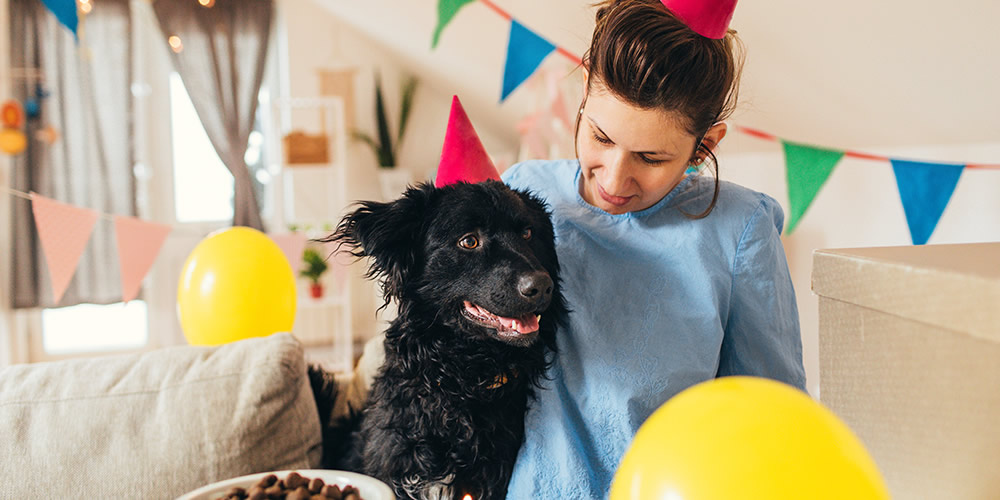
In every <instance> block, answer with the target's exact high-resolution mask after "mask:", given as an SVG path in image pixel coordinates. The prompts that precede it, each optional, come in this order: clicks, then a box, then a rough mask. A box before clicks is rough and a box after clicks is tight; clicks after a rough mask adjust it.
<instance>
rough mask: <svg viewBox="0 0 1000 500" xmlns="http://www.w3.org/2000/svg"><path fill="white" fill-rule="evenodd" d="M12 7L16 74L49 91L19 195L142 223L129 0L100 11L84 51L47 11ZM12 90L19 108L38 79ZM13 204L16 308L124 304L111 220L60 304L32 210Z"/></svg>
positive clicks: (17, 169)
mask: <svg viewBox="0 0 1000 500" xmlns="http://www.w3.org/2000/svg"><path fill="white" fill-rule="evenodd" d="M8 1H9V7H10V20H11V25H10V30H11V37H10V39H11V47H10V48H11V54H10V56H11V57H10V62H11V66H12V67H14V68H28V69H35V70H38V71H39V72H40V74H41V75H42V76H43V78H44V79H43V80H42V81H41V83H42V86H43V88H44V90H46V91H47V92H49V96H48V97H46V98H45V99H43V100H42V101H41V106H40V116H38V117H37V118H29V119H28V122H27V127H26V130H25V132H26V134H27V136H28V138H29V143H28V149H27V150H26V151H25V152H24V153H22V154H21V155H18V156H16V157H15V158H14V161H13V175H12V180H11V185H12V187H13V188H14V189H18V190H21V191H35V192H37V193H38V194H40V195H42V196H47V197H50V198H54V199H56V200H58V201H61V202H64V203H69V204H72V205H76V206H80V207H86V208H91V209H94V210H97V211H99V212H103V213H110V214H116V215H135V212H136V203H135V180H134V177H133V173H132V165H133V147H132V139H131V135H132V94H131V92H130V86H131V77H132V75H131V46H130V44H129V43H128V40H130V39H131V30H132V26H131V20H130V16H129V3H128V0H101V1H100V2H95V5H94V9H93V10H92V11H91V12H90V14H88V15H87V16H86V20H85V24H84V25H81V29H82V30H83V31H81V32H80V34H81V38H80V41H79V43H77V42H76V40H74V38H73V35H72V33H70V32H69V31H68V30H67V29H66V28H65V27H63V26H62V25H60V24H59V23H58V21H56V18H55V16H54V15H52V14H51V13H50V12H49V11H48V10H46V9H45V7H44V5H43V4H42V2H40V1H38V0H8ZM12 87H13V93H14V97H16V98H17V99H19V100H21V102H24V101H25V99H26V98H27V97H29V96H32V95H34V94H35V92H36V82H35V81H33V80H22V79H18V80H15V81H14V84H13V86H12ZM49 125H51V126H53V127H55V129H56V130H57V131H58V132H59V138H58V140H57V141H56V142H55V143H53V144H48V143H46V142H43V141H40V140H38V139H37V138H36V132H37V131H38V130H39V129H41V128H43V127H46V126H49ZM12 200H13V201H10V203H13V205H12V208H11V211H12V214H13V217H12V222H13V223H12V228H11V231H12V238H13V243H14V245H13V252H12V260H11V262H10V264H11V265H12V268H11V271H12V274H11V277H12V280H11V282H12V289H11V302H12V303H13V304H12V305H13V307H15V308H34V307H53V306H56V305H59V306H65V305H73V304H78V303H83V302H89V303H98V304H107V303H113V302H118V301H119V300H121V282H120V278H119V272H118V251H117V247H116V244H115V239H114V238H115V235H114V230H113V228H112V225H111V224H110V223H109V222H108V221H104V220H102V221H100V222H98V223H97V225H96V226H95V228H94V233H93V234H92V235H91V239H90V241H89V243H88V245H87V249H86V251H85V252H84V254H83V257H82V258H81V260H80V265H79V267H78V268H77V270H76V274H75V275H74V277H73V280H72V281H71V282H70V284H69V288H68V289H67V290H66V294H65V295H64V297H63V299H62V300H61V301H60V303H59V304H54V303H52V291H51V287H50V285H49V280H48V274H47V273H48V270H47V266H46V264H45V263H44V257H43V255H42V252H41V247H40V244H39V241H38V235H37V233H36V231H35V226H34V219H33V217H32V214H31V204H30V203H29V202H28V201H26V200H24V199H21V198H12ZM5 201H6V200H5Z"/></svg>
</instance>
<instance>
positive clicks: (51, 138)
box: [35, 124, 59, 146]
mask: <svg viewBox="0 0 1000 500" xmlns="http://www.w3.org/2000/svg"><path fill="white" fill-rule="evenodd" d="M35 139H37V140H38V141H40V142H42V143H45V144H47V145H49V146H51V145H53V144H55V143H56V141H58V140H59V131H58V130H56V128H55V127H53V126H52V125H51V124H49V125H46V126H44V127H42V128H40V129H38V131H36V132H35Z"/></svg>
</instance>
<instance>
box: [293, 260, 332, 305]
mask: <svg viewBox="0 0 1000 500" xmlns="http://www.w3.org/2000/svg"><path fill="white" fill-rule="evenodd" d="M302 261H303V263H304V264H305V265H304V266H303V268H302V270H301V271H299V274H300V275H302V276H303V277H305V278H308V279H309V295H310V296H312V298H314V299H318V298H320V297H322V296H323V283H322V282H320V277H322V276H323V273H325V272H326V270H327V268H328V267H329V266H328V265H327V263H326V260H325V259H323V256H322V255H320V254H319V252H317V251H316V249H315V248H308V247H307V248H306V249H305V251H303V252H302Z"/></svg>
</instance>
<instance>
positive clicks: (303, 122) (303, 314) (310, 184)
mask: <svg viewBox="0 0 1000 500" xmlns="http://www.w3.org/2000/svg"><path fill="white" fill-rule="evenodd" d="M343 110H344V104H343V100H342V99H341V98H339V97H312V98H290V99H278V100H276V101H275V102H274V105H273V108H272V110H271V111H272V113H273V121H274V123H275V127H274V130H275V133H274V134H272V140H271V142H270V144H271V145H272V147H271V151H272V152H273V153H274V154H273V155H272V162H273V163H274V164H275V165H276V166H277V167H278V168H276V169H275V170H277V171H278V172H279V173H278V175H277V176H276V177H275V179H274V183H275V184H274V188H275V189H274V196H275V200H274V201H275V204H274V206H275V210H276V213H275V219H276V220H277V221H279V222H280V224H281V226H282V228H281V231H285V230H287V228H288V226H289V225H290V224H295V225H296V226H298V227H299V228H304V227H309V228H311V229H309V230H308V231H306V236H308V237H309V238H317V237H321V236H324V235H325V234H328V233H329V232H331V231H332V229H333V228H335V227H336V225H337V223H338V222H339V221H340V218H341V217H342V216H343V213H344V212H345V210H346V208H347V206H348V204H349V203H350V202H351V200H348V199H347V193H346V177H347V176H346V168H347V165H346V163H347V160H346V152H347V131H346V130H345V126H344V111H343ZM293 131H302V132H305V133H307V134H310V135H316V134H319V133H324V134H326V146H327V151H328V161H326V162H323V163H309V164H302V163H295V164H289V163H287V162H286V161H285V160H286V158H287V155H286V151H285V150H284V147H285V144H284V141H283V138H284V137H285V136H286V135H287V134H289V133H290V132H293ZM309 244H310V245H314V246H317V247H318V248H319V249H320V252H321V253H322V254H323V255H330V257H329V258H328V259H327V263H328V264H329V270H328V271H327V272H326V274H325V275H324V276H323V277H322V278H321V280H322V282H323V284H324V295H323V297H322V298H319V299H314V298H312V297H311V296H310V293H309V282H308V280H307V279H305V278H302V277H297V283H298V308H297V312H296V317H295V326H294V327H293V329H292V333H293V334H294V335H295V336H296V337H297V338H298V339H299V340H300V341H301V342H302V343H303V344H304V345H305V346H306V347H307V354H308V355H310V358H311V360H313V361H317V362H320V363H321V364H323V365H324V366H326V367H327V368H329V369H331V370H335V371H346V370H350V369H351V367H352V364H353V330H352V325H351V323H352V322H351V311H352V309H351V300H350V298H351V294H350V292H349V280H350V275H351V273H350V272H349V271H350V269H348V268H347V266H348V265H349V264H350V263H351V262H352V261H353V259H352V258H350V257H349V256H340V257H335V256H333V255H331V253H332V252H333V250H334V248H333V247H332V246H331V245H322V246H321V245H320V244H317V243H309Z"/></svg>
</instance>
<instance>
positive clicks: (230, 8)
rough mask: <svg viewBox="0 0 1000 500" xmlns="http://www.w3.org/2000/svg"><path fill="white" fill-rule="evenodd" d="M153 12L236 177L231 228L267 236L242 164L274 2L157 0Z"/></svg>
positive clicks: (211, 134)
mask: <svg viewBox="0 0 1000 500" xmlns="http://www.w3.org/2000/svg"><path fill="white" fill-rule="evenodd" d="M153 10H154V11H155V12H156V17H157V19H158V20H159V23H160V28H161V29H162V30H163V34H164V35H165V36H167V37H169V36H171V35H176V36H178V37H179V38H180V40H181V43H182V44H183V50H181V51H180V52H174V53H173V54H172V57H173V62H174V68H175V69H176V70H177V73H178V74H180V76H181V79H182V80H183V81H184V86H185V88H187V91H188V94H189V95H190V96H191V102H192V103H193V104H194V109H195V111H197V113H198V117H199V118H200V119H201V123H202V125H204V126H205V132H206V133H207V134H208V138H209V140H210V141H212V145H213V146H214V147H215V150H216V152H217V153H218V154H219V158H221V159H222V162H223V163H224V164H225V165H226V168H228V169H229V171H230V172H232V174H233V179H234V182H235V183H236V185H235V199H234V200H233V225H234V226H249V227H253V228H256V229H260V230H263V229H264V225H263V223H262V222H261V217H260V207H259V204H258V202H257V196H256V194H255V193H254V189H253V183H252V182H251V178H250V171H249V170H248V168H247V164H246V161H245V160H244V159H243V158H244V154H245V153H246V149H247V140H248V139H249V137H250V132H251V131H252V130H253V126H254V117H255V114H256V111H257V93H258V92H259V91H260V85H261V80H262V79H263V77H264V63H265V61H266V60H267V47H268V38H269V36H270V33H271V21H272V18H273V17H274V3H273V1H272V0H252V1H247V0H216V2H215V4H214V5H213V6H212V7H203V6H201V5H200V4H199V3H198V2H195V1H176V0H159V1H157V2H154V3H153Z"/></svg>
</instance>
